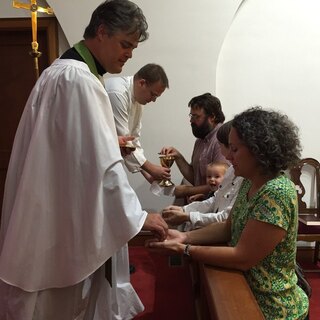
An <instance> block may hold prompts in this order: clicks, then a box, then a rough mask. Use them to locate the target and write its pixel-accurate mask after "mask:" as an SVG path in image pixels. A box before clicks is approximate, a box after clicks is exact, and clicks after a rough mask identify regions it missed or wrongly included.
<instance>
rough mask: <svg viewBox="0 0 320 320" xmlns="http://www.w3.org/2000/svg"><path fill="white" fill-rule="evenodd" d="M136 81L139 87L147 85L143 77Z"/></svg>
mask: <svg viewBox="0 0 320 320" xmlns="http://www.w3.org/2000/svg"><path fill="white" fill-rule="evenodd" d="M138 83H139V86H140V87H144V86H146V85H147V81H146V80H145V79H139V80H138Z"/></svg>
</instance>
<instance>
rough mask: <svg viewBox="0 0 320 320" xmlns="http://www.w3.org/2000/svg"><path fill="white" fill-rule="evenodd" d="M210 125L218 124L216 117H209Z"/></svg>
mask: <svg viewBox="0 0 320 320" xmlns="http://www.w3.org/2000/svg"><path fill="white" fill-rule="evenodd" d="M209 120H210V123H212V124H213V123H216V116H213V115H212V116H209Z"/></svg>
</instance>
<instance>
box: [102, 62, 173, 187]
mask: <svg viewBox="0 0 320 320" xmlns="http://www.w3.org/2000/svg"><path fill="white" fill-rule="evenodd" d="M105 88H106V90H107V92H108V96H109V99H110V102H111V105H112V109H113V115H114V120H115V124H116V129H117V133H118V135H119V136H127V135H131V136H134V137H135V139H134V140H133V141H132V145H133V147H134V148H135V150H134V151H133V152H132V153H131V154H130V155H127V156H126V157H125V158H124V161H125V165H126V167H127V168H128V170H129V171H130V172H132V173H136V172H141V173H142V174H143V176H144V177H145V178H146V179H147V181H149V182H150V183H152V182H153V181H154V180H162V179H170V178H171V176H170V169H169V168H165V167H162V166H160V164H154V163H152V162H151V161H149V160H147V158H146V156H145V153H144V150H143V147H142V144H141V140H140V138H141V129H142V113H143V110H144V106H145V105H147V104H149V103H150V102H155V101H156V100H157V98H159V97H160V96H161V95H162V94H163V92H164V91H165V89H166V88H169V80H168V78H167V75H166V73H165V71H164V69H163V68H162V67H161V66H160V65H158V64H155V63H148V64H146V65H144V66H143V67H142V68H140V69H139V70H138V71H137V72H136V73H135V75H133V76H129V77H110V78H108V79H106V80H105Z"/></svg>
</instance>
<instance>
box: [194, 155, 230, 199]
mask: <svg viewBox="0 0 320 320" xmlns="http://www.w3.org/2000/svg"><path fill="white" fill-rule="evenodd" d="M228 167H229V165H228V164H227V163H226V162H222V161H214V162H211V163H209V164H208V166H207V184H208V185H209V186H210V190H211V191H210V192H209V193H208V194H207V195H205V194H195V195H192V196H190V197H188V202H189V203H191V202H193V201H202V200H205V199H208V198H210V197H212V196H213V195H214V193H215V192H216V191H217V189H218V187H219V185H220V184H221V182H222V181H223V178H224V175H225V173H226V171H227V169H228Z"/></svg>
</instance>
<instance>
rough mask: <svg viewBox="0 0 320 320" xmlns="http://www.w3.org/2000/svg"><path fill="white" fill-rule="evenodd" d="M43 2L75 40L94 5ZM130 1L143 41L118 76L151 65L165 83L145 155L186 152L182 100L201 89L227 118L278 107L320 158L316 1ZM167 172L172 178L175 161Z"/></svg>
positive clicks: (140, 185)
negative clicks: (166, 149) (257, 107)
mask: <svg viewBox="0 0 320 320" xmlns="http://www.w3.org/2000/svg"><path fill="white" fill-rule="evenodd" d="M6 1H7V2H6V5H5V7H4V4H3V2H2V3H1V4H0V17H4V16H5V14H6V10H9V9H8V8H9V6H8V3H10V5H11V1H8V0H6ZM47 2H48V4H49V5H50V6H52V7H53V9H54V11H55V15H56V16H57V18H58V20H59V22H60V25H61V26H62V29H63V30H64V32H65V35H66V38H67V39H68V41H69V43H70V44H71V45H72V44H73V43H75V42H76V41H78V40H80V39H81V38H82V34H83V31H84V28H85V26H86V25H87V24H88V22H89V19H90V16H91V12H92V11H93V9H94V8H95V7H96V6H97V5H98V4H99V3H100V2H101V1H100V0H98V1H97V0H90V1H85V0H68V1H56V0H48V1H47ZM135 2H136V3H137V4H138V5H139V6H140V7H141V8H142V10H143V11H144V13H145V15H146V17H147V21H148V23H149V32H150V38H149V39H148V40H147V41H146V42H144V43H142V44H140V45H139V47H138V48H137V49H136V50H135V52H134V55H133V58H132V59H131V60H130V61H129V62H128V63H127V65H126V66H125V67H124V69H123V72H122V74H126V75H127V74H133V73H134V72H135V71H137V70H138V69H139V68H140V67H141V66H143V65H144V64H146V63H149V62H155V63H159V64H161V65H162V66H163V67H164V68H165V70H166V72H167V74H168V76H169V81H170V89H169V90H167V91H166V92H165V93H164V94H163V96H162V97H161V98H160V99H159V100H158V101H157V102H156V103H154V104H149V105H147V106H146V109H145V112H144V116H143V132H142V134H143V138H142V142H143V145H144V148H145V152H146V155H147V157H148V158H149V160H151V161H153V162H158V158H157V152H158V151H159V150H160V148H161V147H162V146H164V145H173V146H175V147H177V148H178V149H179V150H180V151H181V152H182V153H183V154H184V155H185V156H186V158H190V155H191V152H192V146H193V142H194V138H193V135H192V133H191V130H190V125H189V120H188V113H189V110H188V108H187V103H188V101H189V100H190V99H191V98H192V97H193V96H195V95H198V94H202V93H204V92H207V91H210V92H211V93H213V94H217V96H218V97H219V98H221V101H222V103H223V109H224V111H225V114H226V117H227V119H230V118H231V117H232V116H233V115H234V114H235V113H237V112H239V111H241V110H243V109H245V108H247V107H249V106H250V105H253V104H261V105H263V106H272V107H275V108H277V109H281V110H283V111H284V112H286V113H287V114H288V115H289V116H290V117H291V118H292V119H293V120H294V121H295V122H296V123H297V124H298V125H299V126H300V128H301V138H302V142H303V145H304V156H310V157H311V156H312V157H315V158H318V159H319V158H320V157H319V156H320V152H319V151H320V150H319V143H316V142H314V141H317V139H316V138H317V137H318V136H319V135H317V131H316V128H317V127H316V125H315V124H316V123H315V122H316V121H317V119H318V118H319V113H320V111H318V109H317V108H316V107H315V106H316V104H317V103H319V100H320V97H318V95H317V90H316V85H317V83H318V82H317V78H316V76H317V75H318V72H317V71H318V69H319V68H320V62H319V60H318V59H316V57H317V56H319V52H318V51H319V46H320V37H319V35H318V34H317V33H318V32H320V31H319V30H320V26H319V23H318V22H317V20H320V19H319V17H318V15H320V11H319V8H316V6H317V1H316V0H258V1H254V0H247V1H244V2H243V5H242V6H241V8H240V9H239V11H238V12H237V9H238V8H239V6H240V4H241V0H228V1H226V0H199V1H193V0H161V1H155V0H154V1H150V0H136V1H135ZM3 7H4V8H3ZM12 10H15V12H17V11H20V10H16V9H12ZM12 10H10V12H11V11H12ZM21 11H23V10H21ZM236 12H237V14H236ZM235 14H236V15H235ZM10 16H11V15H10ZM233 19H234V20H233ZM229 27H230V29H229ZM172 176H173V178H172V180H173V181H174V182H175V183H179V182H180V180H181V175H180V174H179V172H178V169H177V167H176V166H175V165H174V166H173V167H172ZM129 180H130V182H131V184H132V186H133V187H134V189H135V190H136V192H137V194H138V196H139V198H140V200H141V203H142V205H143V207H144V208H147V209H152V210H159V209H161V208H162V207H163V206H165V205H166V204H169V203H171V202H172V198H169V197H163V198H160V197H157V196H154V195H153V194H151V193H150V191H149V185H148V184H147V183H146V182H145V180H144V179H143V178H142V176H141V175H139V174H138V175H137V174H135V175H132V174H129Z"/></svg>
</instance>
